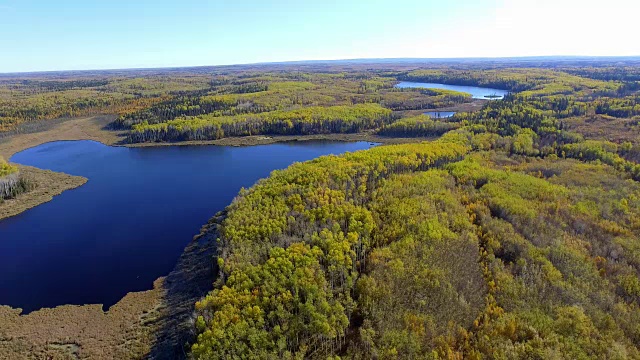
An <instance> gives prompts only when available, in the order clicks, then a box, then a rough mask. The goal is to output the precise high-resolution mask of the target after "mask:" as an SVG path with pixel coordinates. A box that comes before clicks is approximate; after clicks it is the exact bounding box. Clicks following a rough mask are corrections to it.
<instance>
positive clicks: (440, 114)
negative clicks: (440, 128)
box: [423, 111, 456, 119]
mask: <svg viewBox="0 0 640 360" xmlns="http://www.w3.org/2000/svg"><path fill="white" fill-rule="evenodd" d="M455 113H456V112H455V111H427V112H425V113H423V114H424V115H427V116H429V117H430V118H432V119H444V118H450V117H452V116H453V115H455Z"/></svg>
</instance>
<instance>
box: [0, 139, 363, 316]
mask: <svg viewBox="0 0 640 360" xmlns="http://www.w3.org/2000/svg"><path fill="white" fill-rule="evenodd" d="M372 146H373V145H372V144H370V143H368V142H352V143H347V142H328V141H321V142H290V143H280V144H272V145H262V146H252V147H224V146H161V147H144V148H126V147H110V146H105V145H103V144H100V143H97V142H93V141H64V142H53V143H48V144H44V145H40V146H38V147H35V148H31V149H28V150H25V151H22V152H20V153H17V154H15V155H14V156H13V157H12V158H11V161H13V162H16V163H20V164H25V165H31V166H35V167H39V168H43V169H50V170H54V171H61V172H65V173H68V174H72V175H80V176H84V177H86V178H88V179H89V181H88V182H87V183H86V184H85V185H83V186H81V187H79V188H77V189H74V190H68V191H65V192H64V193H62V194H61V195H59V196H56V197H54V199H53V201H50V202H48V203H45V204H42V205H40V206H37V207H35V208H33V209H31V210H28V211H26V212H24V213H22V214H20V215H18V216H15V217H12V218H8V219H5V220H2V221H0V239H1V241H0V304H1V305H9V306H12V307H20V308H23V309H24V311H25V312H30V311H33V310H37V309H39V308H42V307H53V306H57V305H62V304H104V305H105V307H109V306H111V305H113V304H115V303H116V302H117V301H118V300H120V298H122V297H123V296H124V295H125V294H126V293H127V292H131V291H141V290H147V289H151V288H152V283H153V281H154V280H155V279H157V278H158V277H160V276H164V275H167V274H168V273H169V272H170V271H171V270H172V269H173V267H174V265H175V263H176V261H177V259H178V257H179V256H180V254H181V253H182V251H183V249H184V248H185V246H186V245H187V244H188V243H189V241H190V240H191V239H192V238H193V236H194V235H196V234H198V233H199V230H200V227H201V226H202V225H204V224H205V223H206V222H207V220H209V219H210V218H211V217H212V216H213V215H214V214H215V213H216V212H218V211H219V210H222V209H224V208H225V207H226V206H227V205H228V204H229V203H230V202H231V201H232V200H233V198H234V197H235V196H236V195H237V193H238V191H239V190H240V188H241V187H250V186H252V185H253V184H254V183H255V182H256V181H257V180H258V179H260V178H264V177H267V176H269V173H270V172H271V171H272V170H275V169H282V168H285V167H287V166H289V165H290V164H292V163H293V162H296V161H306V160H310V159H313V158H316V157H318V156H321V155H327V154H340V153H344V152H347V151H356V150H362V149H368V148H370V147H372Z"/></svg>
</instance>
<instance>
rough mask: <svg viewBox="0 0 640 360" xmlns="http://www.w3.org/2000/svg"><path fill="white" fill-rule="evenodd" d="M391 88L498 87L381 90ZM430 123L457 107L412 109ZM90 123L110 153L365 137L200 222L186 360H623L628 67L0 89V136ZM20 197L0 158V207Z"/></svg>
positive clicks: (635, 338) (508, 67) (174, 79)
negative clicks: (105, 137)
mask: <svg viewBox="0 0 640 360" xmlns="http://www.w3.org/2000/svg"><path fill="white" fill-rule="evenodd" d="M407 81H408V82H420V83H440V84H447V85H464V86H476V87H488V88H495V89H502V90H506V91H508V92H509V94H508V95H506V96H505V97H504V98H503V99H495V100H494V99H477V98H473V97H472V96H471V95H470V94H467V93H464V92H458V91H452V90H442V89H434V88H420V87H416V88H399V87H397V86H396V85H397V84H398V83H399V82H407ZM434 110H437V111H451V112H455V114H454V115H453V116H451V117H446V118H445V117H443V118H437V117H431V116H428V115H424V114H423V113H425V112H427V111H434ZM96 114H107V115H110V116H112V121H111V122H110V124H109V125H108V126H107V128H106V129H105V131H111V132H118V133H119V134H121V143H120V145H125V146H140V144H143V145H146V146H150V145H154V144H160V143H162V144H166V143H179V142H183V141H190V142H203V143H206V142H208V141H216V140H219V139H227V138H236V137H248V136H261V137H286V136H294V135H295V136H308V135H313V136H321V135H331V134H366V135H367V136H368V137H367V139H371V140H370V141H375V142H380V143H381V145H380V146H376V147H374V148H372V149H370V150H364V151H357V152H353V153H347V154H344V155H339V156H323V157H320V158H317V159H315V160H312V161H308V162H303V163H295V164H294V165H292V166H290V167H288V168H286V169H283V170H276V171H274V172H272V173H271V175H270V176H269V177H268V178H265V179H262V180H260V181H258V182H257V183H256V184H255V185H253V186H252V187H250V188H246V189H244V188H243V189H242V190H241V191H240V193H239V194H238V195H237V197H236V198H235V200H234V201H233V202H232V203H231V204H229V206H228V207H227V208H226V209H225V210H224V212H223V213H222V215H221V216H220V217H219V219H218V220H216V221H217V222H218V225H217V227H216V230H215V231H216V234H215V235H216V239H217V241H216V249H215V256H213V257H209V258H208V259H207V261H209V262H213V264H214V267H215V272H214V274H212V275H211V278H210V283H211V284H213V290H211V291H210V292H209V293H208V294H207V295H206V296H205V297H203V298H201V299H200V300H199V301H197V302H196V303H194V304H193V309H192V310H193V311H192V316H191V322H192V324H191V336H190V338H189V340H188V341H187V343H186V344H184V349H185V352H186V353H187V356H188V357H190V358H193V359H242V358H250V359H307V358H309V359H332V360H336V359H640V65H639V64H636V63H629V64H625V65H619V64H609V63H575V64H574V63H562V62H561V63H557V64H553V65H548V64H531V63H506V64H504V63H497V62H496V63H478V64H468V63H455V64H431V65H425V64H422V65H420V64H409V63H404V64H395V65H394V64H375V65H363V64H343V65H339V64H334V65H326V66H322V65H313V64H311V65H309V64H307V65H304V64H302V65H299V66H293V65H289V66H285V65H272V66H267V65H265V66H257V65H256V66H245V67H240V68H234V67H221V68H195V69H173V70H171V71H169V70H167V71H152V70H148V71H139V72H137V73H129V72H126V71H123V72H117V71H116V72H105V73H99V72H98V73H77V74H63V75H60V76H59V77H58V78H51V77H47V78H46V79H43V78H40V77H38V76H36V75H34V76H33V77H32V78H24V77H22V78H18V77H11V76H8V75H7V76H4V77H2V78H0V130H2V131H3V132H4V133H5V134H17V133H25V132H29V131H33V129H36V128H38V127H43V126H47V125H46V124H47V123H48V122H56V121H61V120H60V119H63V118H72V117H78V116H89V115H96ZM390 140H395V142H396V143H394V144H387V142H392V141H390ZM167 171H171V168H170V166H169V165H168V167H167ZM28 188H29V184H28V183H24V182H21V181H20V178H19V171H18V168H16V167H15V166H13V165H9V164H7V163H6V162H4V161H0V195H1V197H6V198H9V197H12V196H15V194H17V193H18V192H21V191H28ZM0 201H1V200H0ZM203 266H204V264H203Z"/></svg>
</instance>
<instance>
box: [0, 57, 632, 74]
mask: <svg viewBox="0 0 640 360" xmlns="http://www.w3.org/2000/svg"><path fill="white" fill-rule="evenodd" d="M544 59H547V60H554V59H555V60H616V59H620V60H622V59H624V60H638V61H640V55H532V56H497V57H490V56H468V57H425V58H423V57H397V58H396V57H391V58H344V59H308V60H283V61H265V62H248V63H234V64H217V65H177V66H150V67H123V68H95V69H64V70H30V71H11V72H2V71H0V75H21V74H22V75H25V74H51V73H65V72H100V71H104V72H108V71H136V70H172V69H195V68H221V67H239V66H268V65H288V64H291V65H294V64H301V65H304V64H310V65H318V64H323V63H340V62H343V63H353V62H360V63H371V64H384V63H394V62H404V63H411V62H412V61H415V62H447V61H451V62H460V61H465V60H466V61H478V62H490V61H492V60H508V61H517V60H521V61H522V60H544Z"/></svg>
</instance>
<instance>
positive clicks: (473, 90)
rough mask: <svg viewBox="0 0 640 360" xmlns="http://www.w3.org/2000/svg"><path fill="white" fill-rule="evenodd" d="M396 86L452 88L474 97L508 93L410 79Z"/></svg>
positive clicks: (485, 97)
mask: <svg viewBox="0 0 640 360" xmlns="http://www.w3.org/2000/svg"><path fill="white" fill-rule="evenodd" d="M396 87H398V88H426V89H443V90H453V91H460V92H464V93H468V94H471V96H472V97H473V98H474V99H485V100H492V99H502V98H504V96H505V95H507V94H508V93H509V91H507V90H500V89H492V88H483V87H477V86H462V85H447V84H437V83H420V82H411V81H403V82H401V83H399V84H398V85H396ZM492 95H497V96H498V97H496V98H487V96H492Z"/></svg>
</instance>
